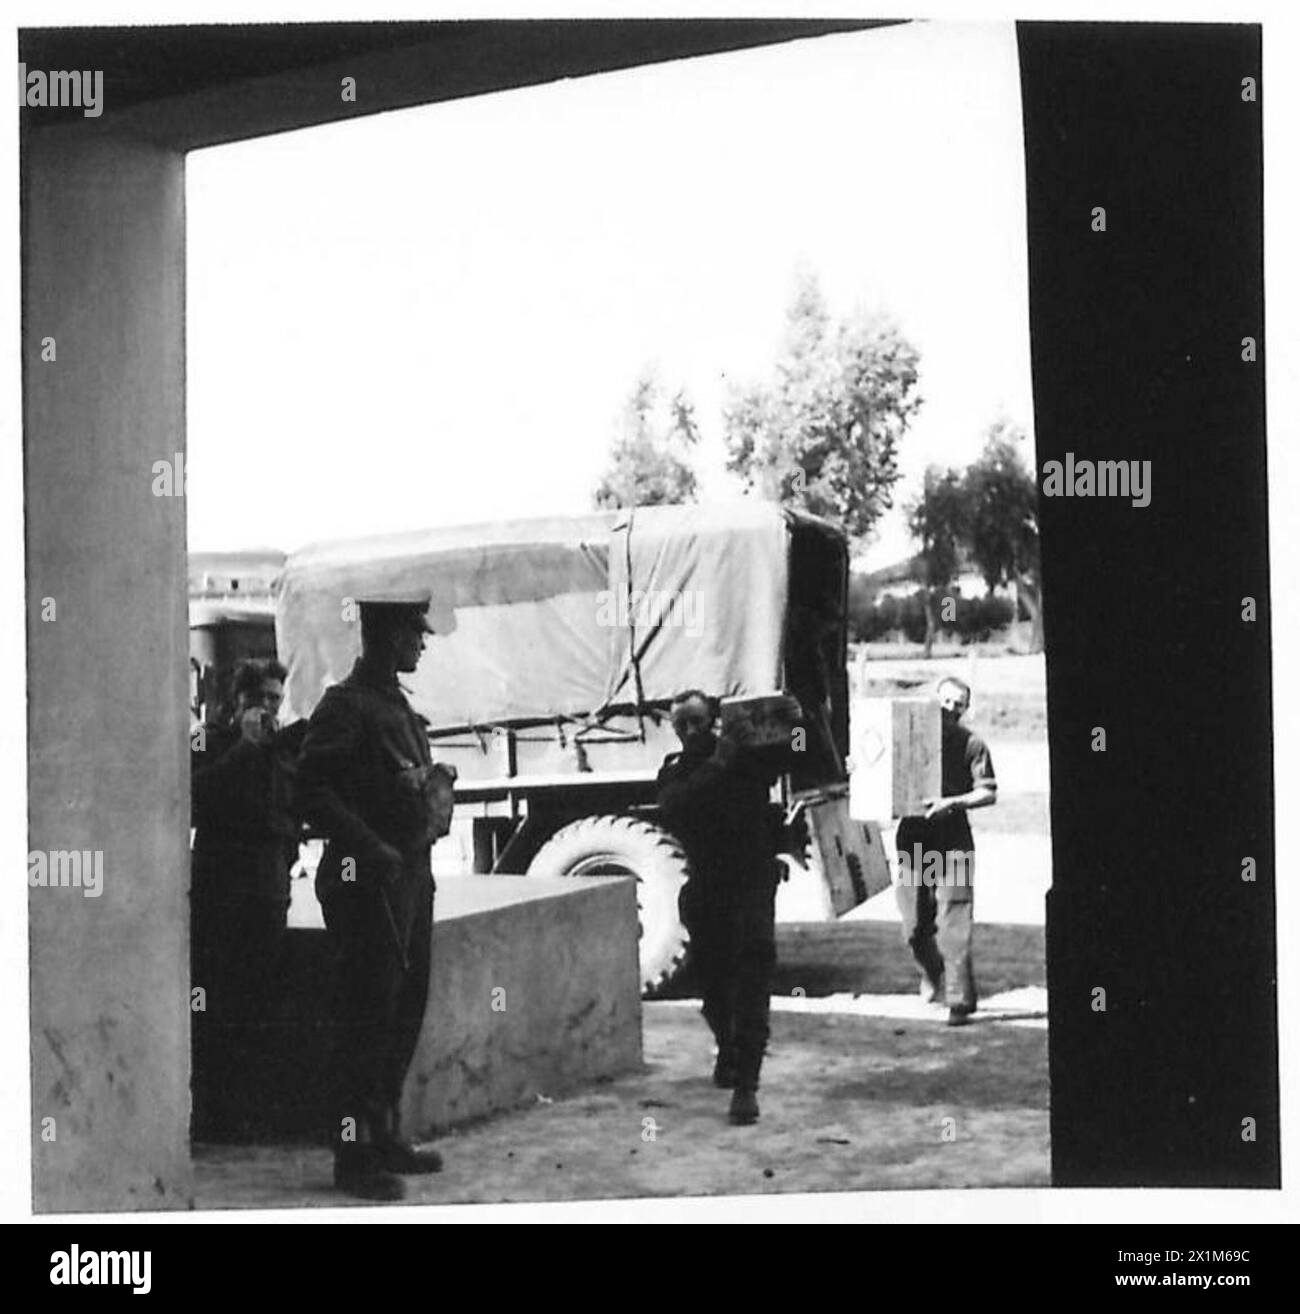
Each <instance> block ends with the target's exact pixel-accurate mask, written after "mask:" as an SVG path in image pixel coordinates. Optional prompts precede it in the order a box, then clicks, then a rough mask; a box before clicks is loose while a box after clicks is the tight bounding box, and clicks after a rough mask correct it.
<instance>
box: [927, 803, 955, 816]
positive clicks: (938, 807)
mask: <svg viewBox="0 0 1300 1314" xmlns="http://www.w3.org/2000/svg"><path fill="white" fill-rule="evenodd" d="M921 802H922V803H923V804H924V805H925V815H926V817H928V818H933V817H946V816H947V815H948V814H949V813H950V812H952V811H953V810H954V809H953V804H952V800H951V799H947V798H923V799H922V800H921Z"/></svg>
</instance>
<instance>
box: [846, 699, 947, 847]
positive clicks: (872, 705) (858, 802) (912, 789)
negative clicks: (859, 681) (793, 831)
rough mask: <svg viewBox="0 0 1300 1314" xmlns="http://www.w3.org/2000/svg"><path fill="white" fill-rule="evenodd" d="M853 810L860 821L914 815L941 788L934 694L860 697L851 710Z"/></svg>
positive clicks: (936, 707)
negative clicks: (899, 696) (903, 696)
mask: <svg viewBox="0 0 1300 1314" xmlns="http://www.w3.org/2000/svg"><path fill="white" fill-rule="evenodd" d="M849 739H850V752H849V756H850V759H851V761H852V768H853V769H852V773H851V774H850V777H849V811H850V813H851V815H852V816H853V817H854V818H855V819H856V820H858V821H881V822H885V821H889V820H891V819H893V818H896V817H910V816H916V815H918V814H919V813H921V812H922V811H924V808H923V806H922V803H921V800H922V799H926V798H938V797H939V794H940V791H941V789H942V775H941V772H940V765H941V758H940V754H941V745H942V731H941V721H940V716H939V702H938V699H936V698H859V699H857V700H856V701H855V702H854V703H853V706H852V708H851V709H850V713H849Z"/></svg>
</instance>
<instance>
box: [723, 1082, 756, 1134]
mask: <svg viewBox="0 0 1300 1314" xmlns="http://www.w3.org/2000/svg"><path fill="white" fill-rule="evenodd" d="M727 1118H728V1120H729V1121H730V1122H731V1123H732V1124H733V1125H734V1126H736V1127H748V1126H750V1125H751V1124H752V1123H756V1122H757V1121H758V1091H757V1090H756V1089H755V1088H754V1087H753V1086H737V1087H736V1089H735V1090H734V1091H733V1092H732V1094H731V1109H730V1111H729V1112H728V1114H727Z"/></svg>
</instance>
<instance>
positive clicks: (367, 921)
mask: <svg viewBox="0 0 1300 1314" xmlns="http://www.w3.org/2000/svg"><path fill="white" fill-rule="evenodd" d="M379 893H380V892H379V889H378V888H377V887H372V886H363V885H360V884H358V885H355V886H344V887H342V888H340V889H339V890H337V891H335V892H333V893H332V894H331V896H330V898H329V899H328V901H327V902H326V904H325V907H324V913H325V927H326V930H327V931H328V932H329V934H330V937H331V939H332V941H333V950H334V957H335V973H336V975H335V991H336V993H335V1007H334V1026H335V1033H334V1062H333V1072H334V1091H333V1095H334V1101H333V1102H334V1107H335V1115H334V1125H333V1129H332V1130H333V1143H334V1145H335V1148H336V1149H340V1148H345V1147H347V1146H350V1145H352V1144H356V1143H362V1144H364V1143H367V1142H374V1141H376V1140H379V1139H382V1136H383V1129H384V1126H385V1124H386V1121H387V1118H388V1106H389V1085H390V1081H391V1075H390V1074H391V1063H390V1055H391V1053H392V1051H393V1030H394V1025H393V1024H394V1019H395V1017H396V1013H397V1005H398V1000H399V999H400V998H401V994H402V988H403V985H404V984H405V978H406V973H405V972H404V971H403V969H402V963H401V959H400V958H399V956H398V950H397V945H396V943H395V942H394V938H393V932H392V928H391V926H390V925H389V922H388V919H387V916H386V915H385V912H384V908H383V904H382V902H381V900H380V897H379Z"/></svg>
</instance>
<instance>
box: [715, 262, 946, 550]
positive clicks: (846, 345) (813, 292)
mask: <svg viewBox="0 0 1300 1314" xmlns="http://www.w3.org/2000/svg"><path fill="white" fill-rule="evenodd" d="M919 360H920V356H919V353H918V352H917V350H916V348H915V347H913V346H912V344H911V343H909V342H908V341H907V340H906V339H905V338H904V337H903V336H902V334H901V333H900V332H899V330H898V328H897V327H896V326H895V325H894V324H893V322H892V321H891V320H889V319H888V318H887V317H886V316H884V315H880V314H868V313H861V314H858V315H856V316H854V317H853V318H851V319H848V320H844V321H842V322H839V323H836V322H833V321H832V319H831V316H830V313H829V312H828V310H827V309H826V303H825V300H824V299H823V297H822V294H821V289H820V288H819V286H818V284H817V282H816V280H815V279H812V278H808V279H805V280H804V281H803V282H802V283H801V284H800V286H799V287H798V289H797V291H796V294H795V298H794V300H793V302H792V304H791V306H790V309H789V311H788V312H787V315H786V333H785V340H784V343H783V346H782V348H781V353H780V355H779V357H778V360H777V363H776V368H775V371H774V375H773V378H772V381H771V382H770V383H766V384H756V385H752V386H749V387H745V388H742V389H739V390H737V391H735V392H733V394H732V397H731V400H730V402H729V404H728V405H727V407H726V409H725V411H724V414H723V420H724V424H725V429H726V442H727V451H728V456H727V468H728V469H730V470H732V471H734V472H736V473H738V474H739V475H740V476H741V477H742V479H744V481H745V483H746V485H747V486H748V487H749V488H751V489H754V490H755V491H757V492H758V493H760V494H761V495H762V496H764V497H767V498H770V499H772V500H774V501H780V502H784V503H786V504H788V505H791V506H796V507H800V508H802V509H804V510H806V511H811V512H812V513H813V514H815V515H820V516H825V517H826V518H828V519H831V520H836V521H839V522H840V523H841V524H842V525H843V526H844V528H845V529H846V530H847V531H848V533H849V534H850V535H852V536H854V537H856V538H862V537H865V536H866V535H867V534H868V533H869V532H870V530H871V528H872V526H873V525H874V524H875V522H876V520H877V519H878V518H879V516H880V515H881V514H882V513H883V512H884V511H887V510H888V509H889V508H890V507H891V506H892V505H893V494H892V490H893V487H894V484H895V483H896V482H897V480H898V477H899V470H898V461H897V454H898V444H899V441H900V440H901V439H902V437H903V434H904V433H905V432H906V430H907V426H908V424H909V423H910V421H911V419H912V417H913V416H914V415H915V414H916V412H917V410H918V409H919V407H920V405H921V398H920V396H919V394H918V392H917V381H918V376H917V364H918V362H919Z"/></svg>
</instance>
